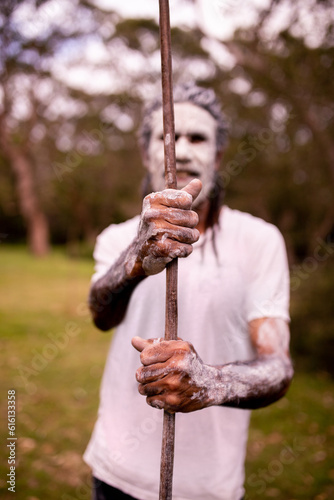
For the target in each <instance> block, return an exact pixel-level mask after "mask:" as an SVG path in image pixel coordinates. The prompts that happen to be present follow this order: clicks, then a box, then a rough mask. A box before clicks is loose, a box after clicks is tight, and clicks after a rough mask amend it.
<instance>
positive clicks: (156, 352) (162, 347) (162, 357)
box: [140, 340, 188, 366]
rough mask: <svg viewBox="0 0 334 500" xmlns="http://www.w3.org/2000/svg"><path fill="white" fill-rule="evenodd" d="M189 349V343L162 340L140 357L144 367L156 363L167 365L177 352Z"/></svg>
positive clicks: (149, 347) (152, 345) (150, 346)
mask: <svg viewBox="0 0 334 500" xmlns="http://www.w3.org/2000/svg"><path fill="white" fill-rule="evenodd" d="M187 349H188V343H187V342H184V341H180V340H162V341H161V342H159V343H156V344H150V345H149V346H147V348H146V349H145V351H143V352H142V353H141V355H140V359H141V362H142V364H143V365H144V366H148V365H153V364H156V363H165V362H166V361H167V360H168V359H170V358H171V357H172V356H173V355H174V354H175V353H176V352H180V351H182V352H184V351H186V350H187Z"/></svg>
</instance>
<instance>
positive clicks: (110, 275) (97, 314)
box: [89, 243, 146, 331]
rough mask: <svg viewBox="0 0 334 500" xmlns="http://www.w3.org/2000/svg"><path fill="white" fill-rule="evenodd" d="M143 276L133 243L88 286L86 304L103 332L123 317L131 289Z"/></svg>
mask: <svg viewBox="0 0 334 500" xmlns="http://www.w3.org/2000/svg"><path fill="white" fill-rule="evenodd" d="M145 277H146V275H145V273H144V272H143V270H142V268H141V266H140V265H138V262H136V245H135V243H133V244H131V245H130V247H129V248H128V249H127V250H125V251H124V252H123V253H122V254H121V255H120V257H119V258H118V260H117V261H116V262H115V264H113V266H112V267H111V268H110V269H109V270H108V272H107V273H106V274H105V275H104V276H103V277H102V278H100V279H99V280H98V281H96V283H94V284H93V285H92V287H91V290H90V294H89V306H90V310H91V313H92V316H93V320H94V323H95V325H96V326H97V327H98V328H100V329H101V330H103V331H106V330H109V329H110V328H113V327H114V326H117V325H118V324H119V323H120V322H121V321H122V320H123V318H124V316H125V312H126V309H127V306H128V303H129V300H130V297H131V295H132V292H133V290H134V289H135V288H136V286H137V285H138V283H140V281H142V280H143V279H144V278H145Z"/></svg>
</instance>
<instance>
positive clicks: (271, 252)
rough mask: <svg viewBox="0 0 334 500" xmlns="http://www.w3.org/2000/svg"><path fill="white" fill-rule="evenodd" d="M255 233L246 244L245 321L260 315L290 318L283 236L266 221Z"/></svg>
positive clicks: (287, 269) (287, 267)
mask: <svg viewBox="0 0 334 500" xmlns="http://www.w3.org/2000/svg"><path fill="white" fill-rule="evenodd" d="M259 233H260V234H256V238H254V241H253V242H252V244H250V245H249V247H248V253H249V252H250V253H249V260H248V264H247V265H248V266H249V269H248V270H247V275H248V277H249V281H248V287H247V293H246V317H247V321H248V322H249V321H251V320H253V319H258V318H264V317H271V318H282V319H284V320H286V321H290V315H289V300H290V278H289V266H288V260H287V254H286V248H285V243H284V239H283V236H282V235H281V233H280V232H279V230H278V229H277V228H276V227H275V226H273V225H270V224H266V225H265V226H264V227H263V228H262V230H261V231H259Z"/></svg>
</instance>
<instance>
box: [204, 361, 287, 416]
mask: <svg viewBox="0 0 334 500" xmlns="http://www.w3.org/2000/svg"><path fill="white" fill-rule="evenodd" d="M207 368H208V369H209V370H208V375H209V372H211V376H212V379H211V383H210V384H209V386H208V396H209V400H210V401H211V402H212V404H213V405H222V406H230V407H234V408H244V409H245V408H248V409H255V408H261V407H264V406H267V405H269V404H271V403H273V402H274V401H277V400H278V399H280V398H281V397H282V396H283V395H284V394H285V393H286V391H287V389H288V387H289V385H290V382H291V380H292V376H293V368H292V363H291V360H290V358H289V357H288V356H286V357H282V356H277V355H268V356H262V357H259V358H257V359H256V360H254V361H250V362H244V363H242V362H237V363H231V364H228V365H224V366H221V367H207Z"/></svg>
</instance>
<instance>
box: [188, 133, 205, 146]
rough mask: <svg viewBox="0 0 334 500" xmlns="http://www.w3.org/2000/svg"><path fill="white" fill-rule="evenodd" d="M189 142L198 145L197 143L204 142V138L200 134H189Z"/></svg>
mask: <svg viewBox="0 0 334 500" xmlns="http://www.w3.org/2000/svg"><path fill="white" fill-rule="evenodd" d="M189 140H190V142H191V143H192V144H198V143H199V142H204V141H205V140H206V137H205V136H204V135H202V134H191V135H190V136H189Z"/></svg>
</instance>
